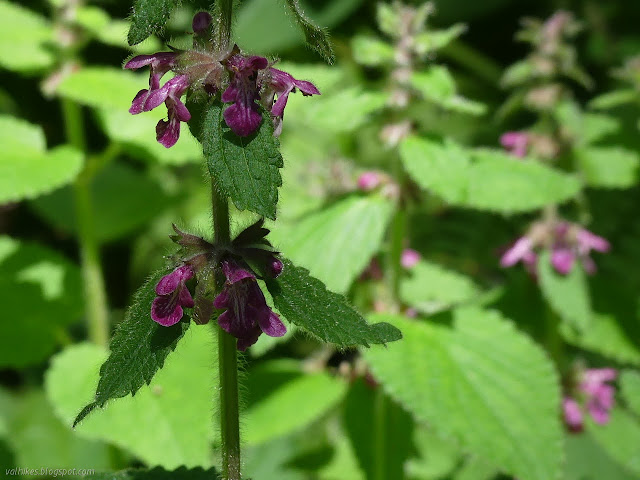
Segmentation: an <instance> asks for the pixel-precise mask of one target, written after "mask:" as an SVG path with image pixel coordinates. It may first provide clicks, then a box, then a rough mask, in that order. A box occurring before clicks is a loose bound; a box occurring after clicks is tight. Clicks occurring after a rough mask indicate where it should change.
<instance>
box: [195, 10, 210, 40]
mask: <svg viewBox="0 0 640 480" xmlns="http://www.w3.org/2000/svg"><path fill="white" fill-rule="evenodd" d="M212 21H213V18H212V17H211V14H210V13H209V12H198V13H196V14H195V15H194V16H193V21H192V22H191V28H192V29H193V33H195V34H196V35H198V34H202V33H204V32H205V31H206V30H207V29H208V28H209V25H211V22H212Z"/></svg>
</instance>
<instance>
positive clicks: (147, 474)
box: [83, 467, 222, 480]
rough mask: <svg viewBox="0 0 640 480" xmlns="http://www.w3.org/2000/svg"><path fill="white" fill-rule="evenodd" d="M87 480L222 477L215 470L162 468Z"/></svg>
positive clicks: (98, 475) (212, 479)
mask: <svg viewBox="0 0 640 480" xmlns="http://www.w3.org/2000/svg"><path fill="white" fill-rule="evenodd" d="M83 478H84V479H85V480H216V479H220V480H221V479H222V476H221V475H220V474H219V473H218V472H217V471H216V469H215V468H210V469H208V470H205V469H204V468H201V467H197V468H186V467H180V468H178V469H176V470H165V469H164V468H161V467H156V468H152V469H151V470H133V469H132V470H122V471H120V472H107V473H91V474H89V475H85V476H84V477H83Z"/></svg>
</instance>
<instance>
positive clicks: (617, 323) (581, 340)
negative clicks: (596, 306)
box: [560, 313, 640, 365]
mask: <svg viewBox="0 0 640 480" xmlns="http://www.w3.org/2000/svg"><path fill="white" fill-rule="evenodd" d="M632 322H633V321H632ZM560 333H561V334H562V337H563V338H564V339H565V340H566V341H567V342H569V343H571V344H573V345H576V346H578V347H580V348H583V349H585V350H590V351H592V352H596V353H599V354H600V355H603V356H605V357H607V358H611V359H614V360H616V361H618V362H620V363H630V364H633V365H640V348H639V347H638V343H637V341H634V340H635V337H634V336H633V335H630V333H629V332H628V331H627V328H626V326H625V325H623V321H622V319H619V318H616V317H615V316H613V315H603V314H598V313H593V314H592V316H591V323H590V324H589V328H588V329H586V330H584V331H582V332H577V331H575V329H573V328H572V327H571V326H570V324H568V323H562V324H561V325H560Z"/></svg>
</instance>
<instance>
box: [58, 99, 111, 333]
mask: <svg viewBox="0 0 640 480" xmlns="http://www.w3.org/2000/svg"><path fill="white" fill-rule="evenodd" d="M62 114H63V117H64V124H65V130H66V134H67V139H68V140H69V142H70V143H71V144H72V145H73V146H74V147H76V148H77V149H78V150H80V151H82V152H85V151H86V139H85V136H84V128H83V122H82V110H81V108H80V106H79V105H77V104H76V103H74V102H72V101H71V100H67V99H63V100H62ZM88 169H89V167H88V165H85V168H84V170H83V171H82V172H81V173H80V175H78V177H77V178H76V180H75V182H74V184H73V193H74V199H75V208H76V221H77V225H78V242H79V245H80V262H81V268H82V277H83V283H84V298H85V304H86V314H87V328H88V331H89V339H90V340H91V341H92V342H93V343H95V344H97V345H104V346H106V345H107V344H108V342H109V310H108V308H107V296H106V293H105V286H104V278H103V274H102V265H101V263H100V246H99V244H98V241H97V239H96V236H95V228H94V222H93V220H94V215H93V205H92V202H91V193H90V189H89V187H90V179H89V178H88V177H87V175H86V171H87V170H88Z"/></svg>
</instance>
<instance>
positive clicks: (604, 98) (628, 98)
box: [589, 88, 638, 110]
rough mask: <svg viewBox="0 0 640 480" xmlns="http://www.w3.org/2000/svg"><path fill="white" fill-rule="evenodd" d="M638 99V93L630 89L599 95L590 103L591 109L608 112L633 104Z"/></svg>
mask: <svg viewBox="0 0 640 480" xmlns="http://www.w3.org/2000/svg"><path fill="white" fill-rule="evenodd" d="M637 99H638V92H637V91H636V90H635V89H633V88H630V89H628V90H614V91H613V92H607V93H603V94H602V95H598V96H597V97H595V98H594V99H592V100H591V101H590V102H589V107H590V108H594V109H596V110H608V109H609V108H615V107H619V106H621V105H625V104H627V103H633V102H635V101H636V100H637Z"/></svg>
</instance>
